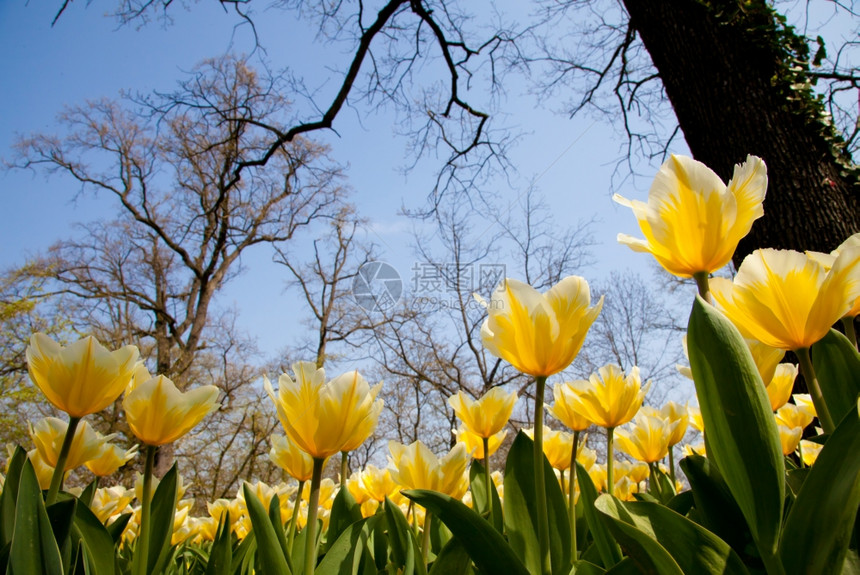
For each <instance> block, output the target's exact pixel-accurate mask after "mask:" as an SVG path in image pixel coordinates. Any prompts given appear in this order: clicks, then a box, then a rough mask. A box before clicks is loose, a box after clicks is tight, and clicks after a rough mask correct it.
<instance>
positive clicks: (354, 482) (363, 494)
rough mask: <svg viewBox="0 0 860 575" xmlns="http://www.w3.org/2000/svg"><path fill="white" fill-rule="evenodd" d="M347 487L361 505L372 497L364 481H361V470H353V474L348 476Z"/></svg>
mask: <svg viewBox="0 0 860 575" xmlns="http://www.w3.org/2000/svg"><path fill="white" fill-rule="evenodd" d="M346 489H347V491H349V494H350V495H352V498H353V499H355V502H356V503H358V504H359V505H361V504H362V503H364V502H365V501H368V500H369V499H370V494H369V493H368V492H367V490H366V489H365V488H364V483H362V481H361V471H353V472H352V475H350V476H349V477H347V479H346Z"/></svg>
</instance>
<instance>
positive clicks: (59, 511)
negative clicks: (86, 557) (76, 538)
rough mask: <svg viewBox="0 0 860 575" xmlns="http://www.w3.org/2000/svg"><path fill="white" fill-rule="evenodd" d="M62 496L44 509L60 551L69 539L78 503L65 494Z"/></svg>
mask: <svg viewBox="0 0 860 575" xmlns="http://www.w3.org/2000/svg"><path fill="white" fill-rule="evenodd" d="M62 496H63V498H61V499H59V500H58V501H57V502H56V503H54V504H53V505H50V506H48V507H47V508H46V509H45V511H47V513H48V520H49V521H50V522H51V529H52V530H53V532H54V539H55V540H56V541H57V546H58V547H60V548H61V549H62V547H63V545H64V544H65V543H66V540H67V539H68V538H69V533H70V532H71V530H72V521H73V520H74V519H75V507H77V506H78V501H77V500H76V499H75V498H74V497H71V496H68V495H66V494H65V493H63V494H62Z"/></svg>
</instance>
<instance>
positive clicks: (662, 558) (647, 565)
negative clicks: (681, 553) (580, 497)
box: [594, 494, 684, 575]
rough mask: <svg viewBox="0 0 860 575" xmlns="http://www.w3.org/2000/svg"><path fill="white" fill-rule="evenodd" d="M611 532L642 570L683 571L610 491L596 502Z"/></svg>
mask: <svg viewBox="0 0 860 575" xmlns="http://www.w3.org/2000/svg"><path fill="white" fill-rule="evenodd" d="M594 507H595V509H596V510H597V512H598V513H600V518H601V520H602V521H603V522H604V523H605V524H606V526H607V527H608V528H609V530H610V531H611V532H612V535H613V536H614V537H615V539H616V540H617V541H618V543H620V544H621V546H622V547H623V548H624V551H625V552H626V553H627V556H628V557H629V558H630V559H632V560H633V561H634V562H635V563H636V565H637V566H638V567H639V569H640V572H642V573H655V574H658V575H683V573H684V572H683V571H682V570H681V567H680V566H679V565H678V564H677V562H675V560H674V559H673V558H672V556H671V555H669V552H668V551H667V550H666V549H664V548H663V546H662V545H660V544H659V543H658V542H657V540H656V539H654V538H653V537H650V536H648V535H647V534H645V533H644V532H642V531H640V530H639V529H637V528H636V526H635V525H634V524H633V518H632V517H631V515H630V514H629V513H628V512H627V510H626V509H625V508H624V507H623V506H622V505H621V502H620V501H618V500H617V499H615V498H614V497H612V496H611V495H607V494H604V495H601V496H600V497H599V498H598V499H597V502H596V503H595V504H594Z"/></svg>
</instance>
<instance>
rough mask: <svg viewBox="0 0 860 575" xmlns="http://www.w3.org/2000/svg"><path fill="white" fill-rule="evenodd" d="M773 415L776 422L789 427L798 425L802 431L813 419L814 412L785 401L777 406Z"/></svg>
mask: <svg viewBox="0 0 860 575" xmlns="http://www.w3.org/2000/svg"><path fill="white" fill-rule="evenodd" d="M774 417H776V422H777V423H778V424H780V425H784V426H785V427H788V428H789V429H793V428H795V427H799V428H800V430H801V431H803V430H804V429H806V427H807V426H808V425H809V424H810V423H812V420H813V419H815V413H814V412H811V411H810V410H808V409H806V408H805V407H803V406H799V405H795V404H793V403H786V404H785V405H783V406H782V407H780V408H779V410H778V411H777V412H776V414H774Z"/></svg>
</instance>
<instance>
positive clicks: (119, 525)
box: [107, 513, 133, 545]
mask: <svg viewBox="0 0 860 575" xmlns="http://www.w3.org/2000/svg"><path fill="white" fill-rule="evenodd" d="M132 515H133V514H132V513H123V514H122V515H120V516H119V517H117V518H116V519H114V521H113V523H111V524H110V525H108V526H107V532H108V533H109V534H110V537H111V539H113V544H114V545H116V544H117V543H119V540H120V539H122V532H123V531H125V527H126V525H128V522H129V521H130V520H131V516H132Z"/></svg>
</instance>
